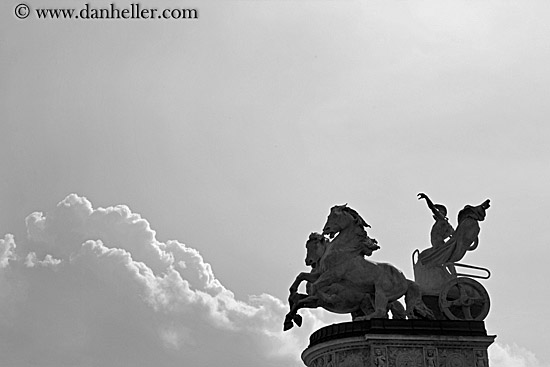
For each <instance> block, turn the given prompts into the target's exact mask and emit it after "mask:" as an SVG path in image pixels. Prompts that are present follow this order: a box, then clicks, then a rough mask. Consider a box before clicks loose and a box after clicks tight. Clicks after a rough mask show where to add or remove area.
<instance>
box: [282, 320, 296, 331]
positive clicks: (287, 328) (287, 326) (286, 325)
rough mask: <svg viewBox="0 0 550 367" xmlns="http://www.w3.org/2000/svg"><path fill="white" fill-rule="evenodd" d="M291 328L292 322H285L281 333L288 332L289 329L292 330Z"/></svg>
mask: <svg viewBox="0 0 550 367" xmlns="http://www.w3.org/2000/svg"><path fill="white" fill-rule="evenodd" d="M293 326H294V324H293V323H292V321H290V322H285V323H284V325H283V331H287V330H290V329H292V327H293Z"/></svg>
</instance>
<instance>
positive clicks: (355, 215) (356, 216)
mask: <svg viewBox="0 0 550 367" xmlns="http://www.w3.org/2000/svg"><path fill="white" fill-rule="evenodd" d="M342 210H343V211H345V212H346V213H348V214H350V215H351V216H352V217H353V219H354V220H355V222H356V223H358V224H360V225H362V226H363V227H367V228H370V225H369V224H368V223H367V222H366V221H365V220H364V219H363V218H362V217H361V216H360V215H359V213H357V212H356V211H355V210H353V209H352V208H350V207H348V206H347V204H344V205H343V207H342Z"/></svg>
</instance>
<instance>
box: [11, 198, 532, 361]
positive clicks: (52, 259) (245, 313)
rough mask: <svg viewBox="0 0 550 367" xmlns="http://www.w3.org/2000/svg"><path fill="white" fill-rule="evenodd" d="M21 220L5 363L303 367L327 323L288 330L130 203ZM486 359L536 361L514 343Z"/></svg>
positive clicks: (63, 207) (14, 247) (68, 203)
mask: <svg viewBox="0 0 550 367" xmlns="http://www.w3.org/2000/svg"><path fill="white" fill-rule="evenodd" d="M26 224H27V232H28V238H27V239H25V240H23V241H21V243H16V240H15V238H14V237H13V236H12V235H10V234H7V235H5V236H4V238H3V239H0V310H1V313H0V353H1V355H2V356H3V357H2V365H3V366H6V367H10V366H13V367H23V366H113V367H114V366H130V365H132V366H137V367H139V366H152V365H154V366H176V365H178V366H193V367H200V366H208V367H212V366H221V365H235V366H237V365H238V366H260V365H261V366H277V367H279V366H280V367H283V366H303V364H302V362H301V361H300V359H299V356H300V353H301V351H302V350H303V348H304V347H305V346H306V344H307V340H308V337H309V335H310V334H311V332H313V330H314V329H316V328H318V327H320V326H322V323H321V321H320V320H319V319H318V318H317V317H316V316H315V314H314V313H311V312H307V311H302V312H301V314H302V315H303V316H304V318H305V319H304V326H303V327H302V328H301V329H297V328H295V329H293V330H292V331H291V332H287V333H283V332H282V331H281V328H282V320H283V318H284V315H285V313H286V312H287V306H286V305H285V302H283V301H281V300H279V299H277V298H275V297H273V296H270V295H269V294H262V295H258V296H251V297H249V299H248V300H238V299H236V298H235V296H234V294H233V293H232V292H231V291H230V290H228V289H226V288H225V287H224V286H223V284H221V282H220V281H219V280H218V279H216V277H215V275H214V272H213V270H212V268H211V266H210V265H209V264H208V263H207V262H205V261H204V259H203V258H202V256H201V255H200V253H199V252H198V251H197V250H195V249H193V248H190V247H188V246H186V245H184V244H182V243H180V242H178V241H168V242H166V243H163V242H160V241H158V240H157V239H156V234H155V232H154V231H153V230H152V229H151V227H150V225H149V223H148V222H147V221H146V220H145V219H143V218H141V217H140V216H139V215H138V214H135V213H132V212H131V211H130V209H129V208H128V207H126V206H122V205H120V206H115V207H109V208H105V209H104V208H98V209H94V208H93V207H92V204H91V203H90V202H89V201H88V200H87V199H86V198H83V197H79V196H77V195H74V194H72V195H69V196H67V197H66V198H65V199H64V200H63V201H61V202H60V203H59V204H58V205H57V207H56V208H55V209H54V210H53V211H51V212H49V213H47V214H43V213H38V212H36V213H32V214H31V215H29V216H28V217H27V219H26ZM236 266H237V267H238V265H236ZM490 356H491V363H492V364H493V365H494V366H499V367H506V366H514V367H521V366H541V365H540V364H539V363H538V361H537V360H536V358H535V357H534V356H533V355H532V354H531V353H529V352H528V351H526V350H523V349H521V348H518V347H508V346H500V345H498V344H496V345H494V346H493V347H492V348H491V351H490Z"/></svg>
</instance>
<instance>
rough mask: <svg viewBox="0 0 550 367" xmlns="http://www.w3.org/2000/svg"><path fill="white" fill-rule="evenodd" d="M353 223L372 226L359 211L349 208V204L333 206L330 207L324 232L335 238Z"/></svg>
mask: <svg viewBox="0 0 550 367" xmlns="http://www.w3.org/2000/svg"><path fill="white" fill-rule="evenodd" d="M352 224H355V225H358V226H360V227H361V228H363V227H370V226H369V225H368V224H367V222H365V220H364V219H363V218H361V216H360V215H359V213H357V212H356V211H355V210H353V209H352V208H349V207H348V206H347V204H344V205H336V206H333V207H332V208H331V209H330V213H329V215H328V217H327V222H326V223H325V226H324V227H323V234H324V235H325V234H328V235H329V237H330V238H334V236H335V235H336V234H337V233H339V232H341V231H342V230H344V229H346V228H348V227H349V226H350V225H352Z"/></svg>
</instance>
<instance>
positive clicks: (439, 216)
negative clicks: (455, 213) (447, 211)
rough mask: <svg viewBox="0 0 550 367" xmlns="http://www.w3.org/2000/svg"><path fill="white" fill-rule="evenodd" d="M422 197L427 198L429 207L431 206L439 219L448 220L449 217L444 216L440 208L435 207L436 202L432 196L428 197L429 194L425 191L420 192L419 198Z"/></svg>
mask: <svg viewBox="0 0 550 367" xmlns="http://www.w3.org/2000/svg"><path fill="white" fill-rule="evenodd" d="M420 199H425V200H426V204H428V208H430V210H431V211H432V213H433V214H434V215H435V216H436V217H437V218H438V219H443V220H447V217H446V216H444V215H443V214H442V213H441V212H440V211H439V210H437V208H436V207H435V205H434V203H433V202H432V201H431V200H430V198H429V197H428V195H426V194H424V193H423V192H421V193H419V194H418V200H420Z"/></svg>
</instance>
